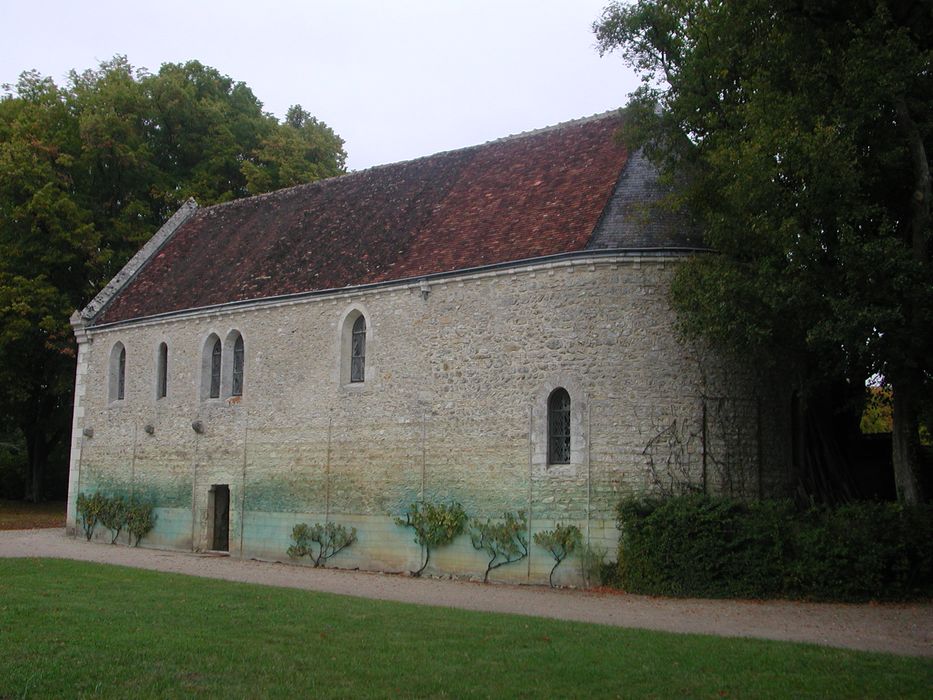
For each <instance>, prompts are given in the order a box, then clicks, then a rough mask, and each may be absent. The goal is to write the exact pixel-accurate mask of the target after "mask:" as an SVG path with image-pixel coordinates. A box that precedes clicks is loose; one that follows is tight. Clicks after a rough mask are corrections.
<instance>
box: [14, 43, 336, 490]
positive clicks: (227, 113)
mask: <svg viewBox="0 0 933 700" xmlns="http://www.w3.org/2000/svg"><path fill="white" fill-rule="evenodd" d="M5 89H6V91H7V92H6V94H5V95H4V96H2V97H0V357H3V362H2V363H0V415H4V416H7V417H13V422H15V429H16V431H17V432H19V433H20V434H21V435H22V437H23V440H24V441H25V443H26V447H27V451H28V462H29V475H28V483H27V484H26V489H25V491H26V495H27V497H28V498H30V499H32V500H39V499H41V497H42V493H43V485H44V475H45V472H46V467H47V465H49V464H50V463H53V466H55V467H56V476H59V477H62V476H63V475H64V469H65V462H66V460H67V447H68V444H69V441H68V435H69V430H70V418H71V401H70V397H71V392H72V388H73V382H74V363H75V344H74V340H73V337H72V334H71V329H70V327H69V324H68V318H69V316H70V314H71V313H72V311H74V310H75V309H77V308H81V307H83V306H84V305H85V304H86V303H87V302H88V301H89V300H90V299H91V298H93V296H94V294H96V293H97V291H98V290H99V289H100V288H101V287H103V285H105V284H106V283H107V281H108V280H109V279H110V278H111V277H112V276H113V275H114V274H115V273H116V272H117V271H118V270H119V269H120V267H122V265H123V264H124V263H125V262H126V260H128V259H129V257H130V256H132V255H133V253H135V251H136V250H137V249H138V248H139V246H140V245H141V244H142V243H143V242H144V241H145V240H146V239H147V238H148V237H149V236H151V235H152V233H154V231H155V230H156V229H157V227H158V226H159V225H160V224H161V222H163V221H164V220H165V219H166V218H167V217H168V216H170V215H171V213H172V212H173V211H174V210H175V209H177V208H178V206H179V205H180V204H181V203H182V202H184V201H185V199H187V198H188V197H194V198H195V199H197V200H198V202H199V203H200V204H202V205H209V204H214V203H217V202H223V201H228V200H231V199H235V198H237V197H243V196H246V195H248V194H256V193H259V192H264V191H268V190H273V189H277V188H281V187H285V186H287V185H292V184H295V183H297V182H303V181H310V180H313V179H317V178H321V177H329V176H332V175H338V174H340V173H342V172H343V171H344V162H345V157H346V156H345V153H344V151H343V142H342V141H341V139H340V138H339V137H338V136H337V135H336V134H335V133H334V132H333V131H332V130H331V129H330V128H328V127H327V126H326V125H325V124H323V123H322V122H319V121H317V120H315V119H314V118H313V117H311V116H310V115H309V114H308V113H307V112H305V111H304V110H303V109H301V107H300V106H296V107H293V108H292V109H291V110H290V111H289V115H290V116H289V117H287V119H286V123H283V124H280V123H279V122H278V121H277V120H276V119H275V118H274V117H273V116H272V115H269V114H266V113H264V112H263V111H262V103H260V102H259V100H257V99H256V97H255V96H254V95H253V93H252V91H251V90H250V89H249V88H248V87H247V86H246V85H245V84H244V83H241V82H236V81H234V80H232V79H231V78H229V77H227V76H225V75H222V74H221V73H219V72H218V71H217V70H215V69H213V68H210V67H207V66H204V65H202V64H200V63H198V62H197V61H190V62H188V63H184V64H165V65H163V66H162V68H161V69H160V70H159V72H158V73H156V74H150V73H147V72H146V71H142V70H136V69H134V68H133V67H132V66H131V65H130V64H129V63H128V62H127V60H126V59H125V58H124V57H119V56H118V57H116V58H114V59H112V60H110V61H107V62H105V63H102V64H101V65H100V67H99V68H97V69H96V70H88V71H84V72H83V73H77V72H72V73H71V74H70V76H69V79H68V81H67V84H66V85H64V86H61V87H60V86H58V85H56V84H55V83H54V82H53V81H52V79H51V78H48V77H43V76H42V75H40V74H39V73H37V72H35V71H30V72H25V73H23V74H22V75H21V76H20V79H19V81H18V82H17V83H16V85H15V86H5ZM5 422H6V421H5ZM4 430H8V428H6V427H4ZM60 481H61V483H62V485H63V484H64V478H61V479H60ZM61 488H63V486H62V487H61Z"/></svg>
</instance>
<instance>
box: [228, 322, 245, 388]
mask: <svg viewBox="0 0 933 700" xmlns="http://www.w3.org/2000/svg"><path fill="white" fill-rule="evenodd" d="M230 395H231V396H243V336H242V335H240V334H239V333H237V337H236V342H235V343H234V344H233V377H232V381H231V383H230Z"/></svg>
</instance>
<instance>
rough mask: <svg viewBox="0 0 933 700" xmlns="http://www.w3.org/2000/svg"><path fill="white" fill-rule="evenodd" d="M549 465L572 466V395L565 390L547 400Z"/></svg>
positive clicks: (554, 393) (552, 394) (559, 389)
mask: <svg viewBox="0 0 933 700" xmlns="http://www.w3.org/2000/svg"><path fill="white" fill-rule="evenodd" d="M547 444H548V464H570V394H568V393H567V390H566V389H564V388H560V387H559V388H557V389H555V390H554V391H552V392H551V395H550V397H549V398H548V400H547Z"/></svg>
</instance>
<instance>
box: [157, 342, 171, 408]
mask: <svg viewBox="0 0 933 700" xmlns="http://www.w3.org/2000/svg"><path fill="white" fill-rule="evenodd" d="M155 396H156V401H159V400H161V399H164V398H166V397H167V396H168V343H166V342H165V341H162V342H161V343H159V346H158V348H157V349H156V386H155Z"/></svg>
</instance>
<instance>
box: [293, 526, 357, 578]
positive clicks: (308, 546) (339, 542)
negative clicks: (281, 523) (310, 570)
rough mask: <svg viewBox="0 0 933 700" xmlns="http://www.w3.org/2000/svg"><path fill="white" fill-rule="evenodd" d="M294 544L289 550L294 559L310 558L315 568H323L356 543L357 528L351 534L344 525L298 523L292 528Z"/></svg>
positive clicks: (351, 529)
mask: <svg viewBox="0 0 933 700" xmlns="http://www.w3.org/2000/svg"><path fill="white" fill-rule="evenodd" d="M292 542H293V544H292V545H291V546H290V547H289V548H288V556H290V557H291V558H292V559H300V558H301V557H310V558H311V561H312V562H313V564H314V566H315V568H317V567H319V566H323V565H324V564H326V563H327V560H328V559H330V558H331V557H332V556H334V555H335V554H337V553H338V552H340V551H341V550H343V549H346V548H347V547H349V546H350V545H351V544H353V543H354V542H356V528H355V527H351V528H350V530H349V532H348V531H347V529H346V528H345V527H344V526H343V525H337V524H336V523H331V522H328V523H325V524H324V525H321V523H314V525H308V524H306V523H298V524H297V525H295V527H293V528H292Z"/></svg>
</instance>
